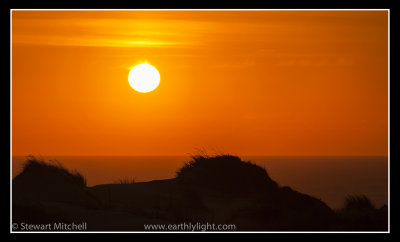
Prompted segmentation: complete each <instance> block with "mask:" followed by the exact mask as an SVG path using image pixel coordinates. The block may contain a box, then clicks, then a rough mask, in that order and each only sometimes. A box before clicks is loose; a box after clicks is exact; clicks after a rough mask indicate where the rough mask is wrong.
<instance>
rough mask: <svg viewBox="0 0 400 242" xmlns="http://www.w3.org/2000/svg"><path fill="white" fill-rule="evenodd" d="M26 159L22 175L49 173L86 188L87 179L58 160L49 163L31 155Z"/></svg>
mask: <svg viewBox="0 0 400 242" xmlns="http://www.w3.org/2000/svg"><path fill="white" fill-rule="evenodd" d="M26 158H27V159H26V161H25V163H24V164H23V165H22V172H21V174H27V173H30V172H39V173H41V174H45V173H47V172H49V173H51V174H56V175H57V176H60V177H63V178H65V179H66V180H68V181H70V182H71V183H74V184H77V185H78V186H82V187H86V178H85V177H84V176H83V175H82V174H81V173H79V172H78V171H76V170H73V171H70V170H68V169H67V168H65V167H64V166H63V165H62V164H61V162H59V161H57V160H49V162H45V161H44V160H43V159H38V158H36V157H35V156H33V155H29V156H27V157H26Z"/></svg>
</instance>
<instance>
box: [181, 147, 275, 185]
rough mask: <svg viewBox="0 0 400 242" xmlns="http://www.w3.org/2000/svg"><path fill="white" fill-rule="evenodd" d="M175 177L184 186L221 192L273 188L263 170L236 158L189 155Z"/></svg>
mask: <svg viewBox="0 0 400 242" xmlns="http://www.w3.org/2000/svg"><path fill="white" fill-rule="evenodd" d="M176 178H177V180H178V181H181V182H182V183H184V184H190V185H201V186H203V187H208V188H209V189H213V190H222V191H225V192H229V191H231V192H233V191H237V192H249V191H254V190H259V189H265V188H271V187H277V183H276V182H275V181H273V180H272V179H271V178H270V177H269V175H268V173H267V171H266V170H265V169H264V168H262V167H260V166H257V165H255V164H253V163H251V162H249V161H247V162H245V161H242V160H241V159H240V158H239V157H237V156H232V155H217V156H213V157H209V156H205V155H197V156H192V157H191V160H190V161H188V162H186V163H185V164H184V165H183V167H182V168H180V169H179V170H178V171H177V172H176Z"/></svg>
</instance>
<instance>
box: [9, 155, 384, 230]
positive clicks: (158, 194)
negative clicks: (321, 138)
mask: <svg viewBox="0 0 400 242" xmlns="http://www.w3.org/2000/svg"><path fill="white" fill-rule="evenodd" d="M385 219H386V220H387V209H386V210H385V209H384V208H381V209H375V208H374V207H373V205H372V204H371V203H370V202H369V200H368V199H367V198H364V197H361V198H360V197H351V198H348V199H347V203H346V206H345V207H344V208H343V209H342V210H339V211H333V210H332V209H331V208H329V207H328V206H327V205H326V204H325V203H324V202H323V201H321V200H319V199H316V198H314V197H312V196H309V195H306V194H303V193H300V192H297V191H295V190H293V189H291V188H290V187H281V186H279V185H278V184H277V183H276V182H275V181H274V180H272V179H271V178H270V176H269V175H268V173H267V171H266V170H265V169H264V168H262V167H260V166H257V165H256V164H253V163H251V162H249V161H242V160H241V159H240V158H239V157H236V156H231V155H218V156H212V157H208V156H193V157H192V158H191V160H189V161H188V162H186V163H185V164H184V165H183V167H182V168H180V169H179V170H178V171H177V173H176V177H175V178H173V179H167V180H156V181H151V182H134V180H133V179H132V180H130V179H124V180H121V181H120V182H118V183H117V184H104V185H97V186H94V187H86V181H85V178H84V177H83V176H82V175H81V174H80V173H78V172H71V171H68V170H67V169H65V168H64V167H63V166H62V165H61V164H59V163H46V162H43V161H38V160H36V159H35V158H34V157H28V160H27V162H26V163H25V166H24V169H23V171H22V172H21V173H20V174H19V175H18V176H16V177H15V178H14V179H13V222H24V221H25V222H26V221H31V222H32V223H33V222H35V223H45V222H46V221H47V222H49V223H50V222H56V221H66V222H68V221H69V222H76V223H78V222H81V221H84V222H87V227H88V230H93V231H100V230H101V231H105V230H107V231H143V230H144V224H165V225H168V224H177V223H183V222H185V223H189V222H191V223H192V224H195V223H213V224H234V225H235V226H236V230H240V231H332V230H333V231H335V230H336V231H337V230H339V231H342V230H387V221H386V223H385ZM385 226H386V227H385Z"/></svg>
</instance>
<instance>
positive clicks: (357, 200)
mask: <svg viewBox="0 0 400 242" xmlns="http://www.w3.org/2000/svg"><path fill="white" fill-rule="evenodd" d="M344 208H345V209H375V206H374V205H373V204H372V202H371V201H370V200H369V198H368V197H367V196H365V195H349V196H347V197H346V200H345V203H344Z"/></svg>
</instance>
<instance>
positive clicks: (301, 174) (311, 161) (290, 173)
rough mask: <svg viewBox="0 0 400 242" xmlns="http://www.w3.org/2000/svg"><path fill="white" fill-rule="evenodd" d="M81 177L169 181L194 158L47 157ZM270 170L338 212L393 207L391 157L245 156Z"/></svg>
mask: <svg viewBox="0 0 400 242" xmlns="http://www.w3.org/2000/svg"><path fill="white" fill-rule="evenodd" d="M37 158H40V159H43V160H45V161H54V160H56V161H58V162H60V163H62V164H63V165H64V166H65V167H66V168H67V169H70V170H75V171H79V172H80V173H81V174H83V175H84V176H85V177H86V180H87V185H88V186H95V185H99V184H110V183H117V182H118V181H119V180H120V179H134V180H135V182H144V181H151V180H160V179H169V178H173V177H175V174H176V171H177V170H178V169H179V168H180V167H182V165H183V164H184V163H185V162H187V161H189V160H190V157H188V156H42V157H37ZM241 158H242V159H243V160H245V161H251V162H253V163H255V164H257V165H259V166H261V167H264V168H265V169H266V170H267V172H268V174H269V176H270V177H271V178H272V179H273V180H275V181H276V182H278V184H279V185H280V186H289V187H291V188H292V189H295V190H297V191H299V192H301V193H305V194H308V195H311V196H313V197H316V198H319V199H321V200H322V201H324V202H325V203H326V204H327V205H328V206H330V207H331V208H334V209H340V208H341V207H343V205H344V201H345V198H346V197H347V196H349V195H366V196H367V197H368V198H369V199H370V200H371V201H372V202H373V204H374V205H375V206H376V207H378V208H379V207H381V206H382V205H385V204H386V205H387V204H388V157H386V156H321V157H316V156H311V157H306V156H302V157H294V156H290V157H284V156H242V157H241ZM25 160H26V157H24V156H13V157H12V177H13V178H14V177H15V176H16V175H17V174H19V173H20V172H21V170H22V167H23V163H24V161H25Z"/></svg>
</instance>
